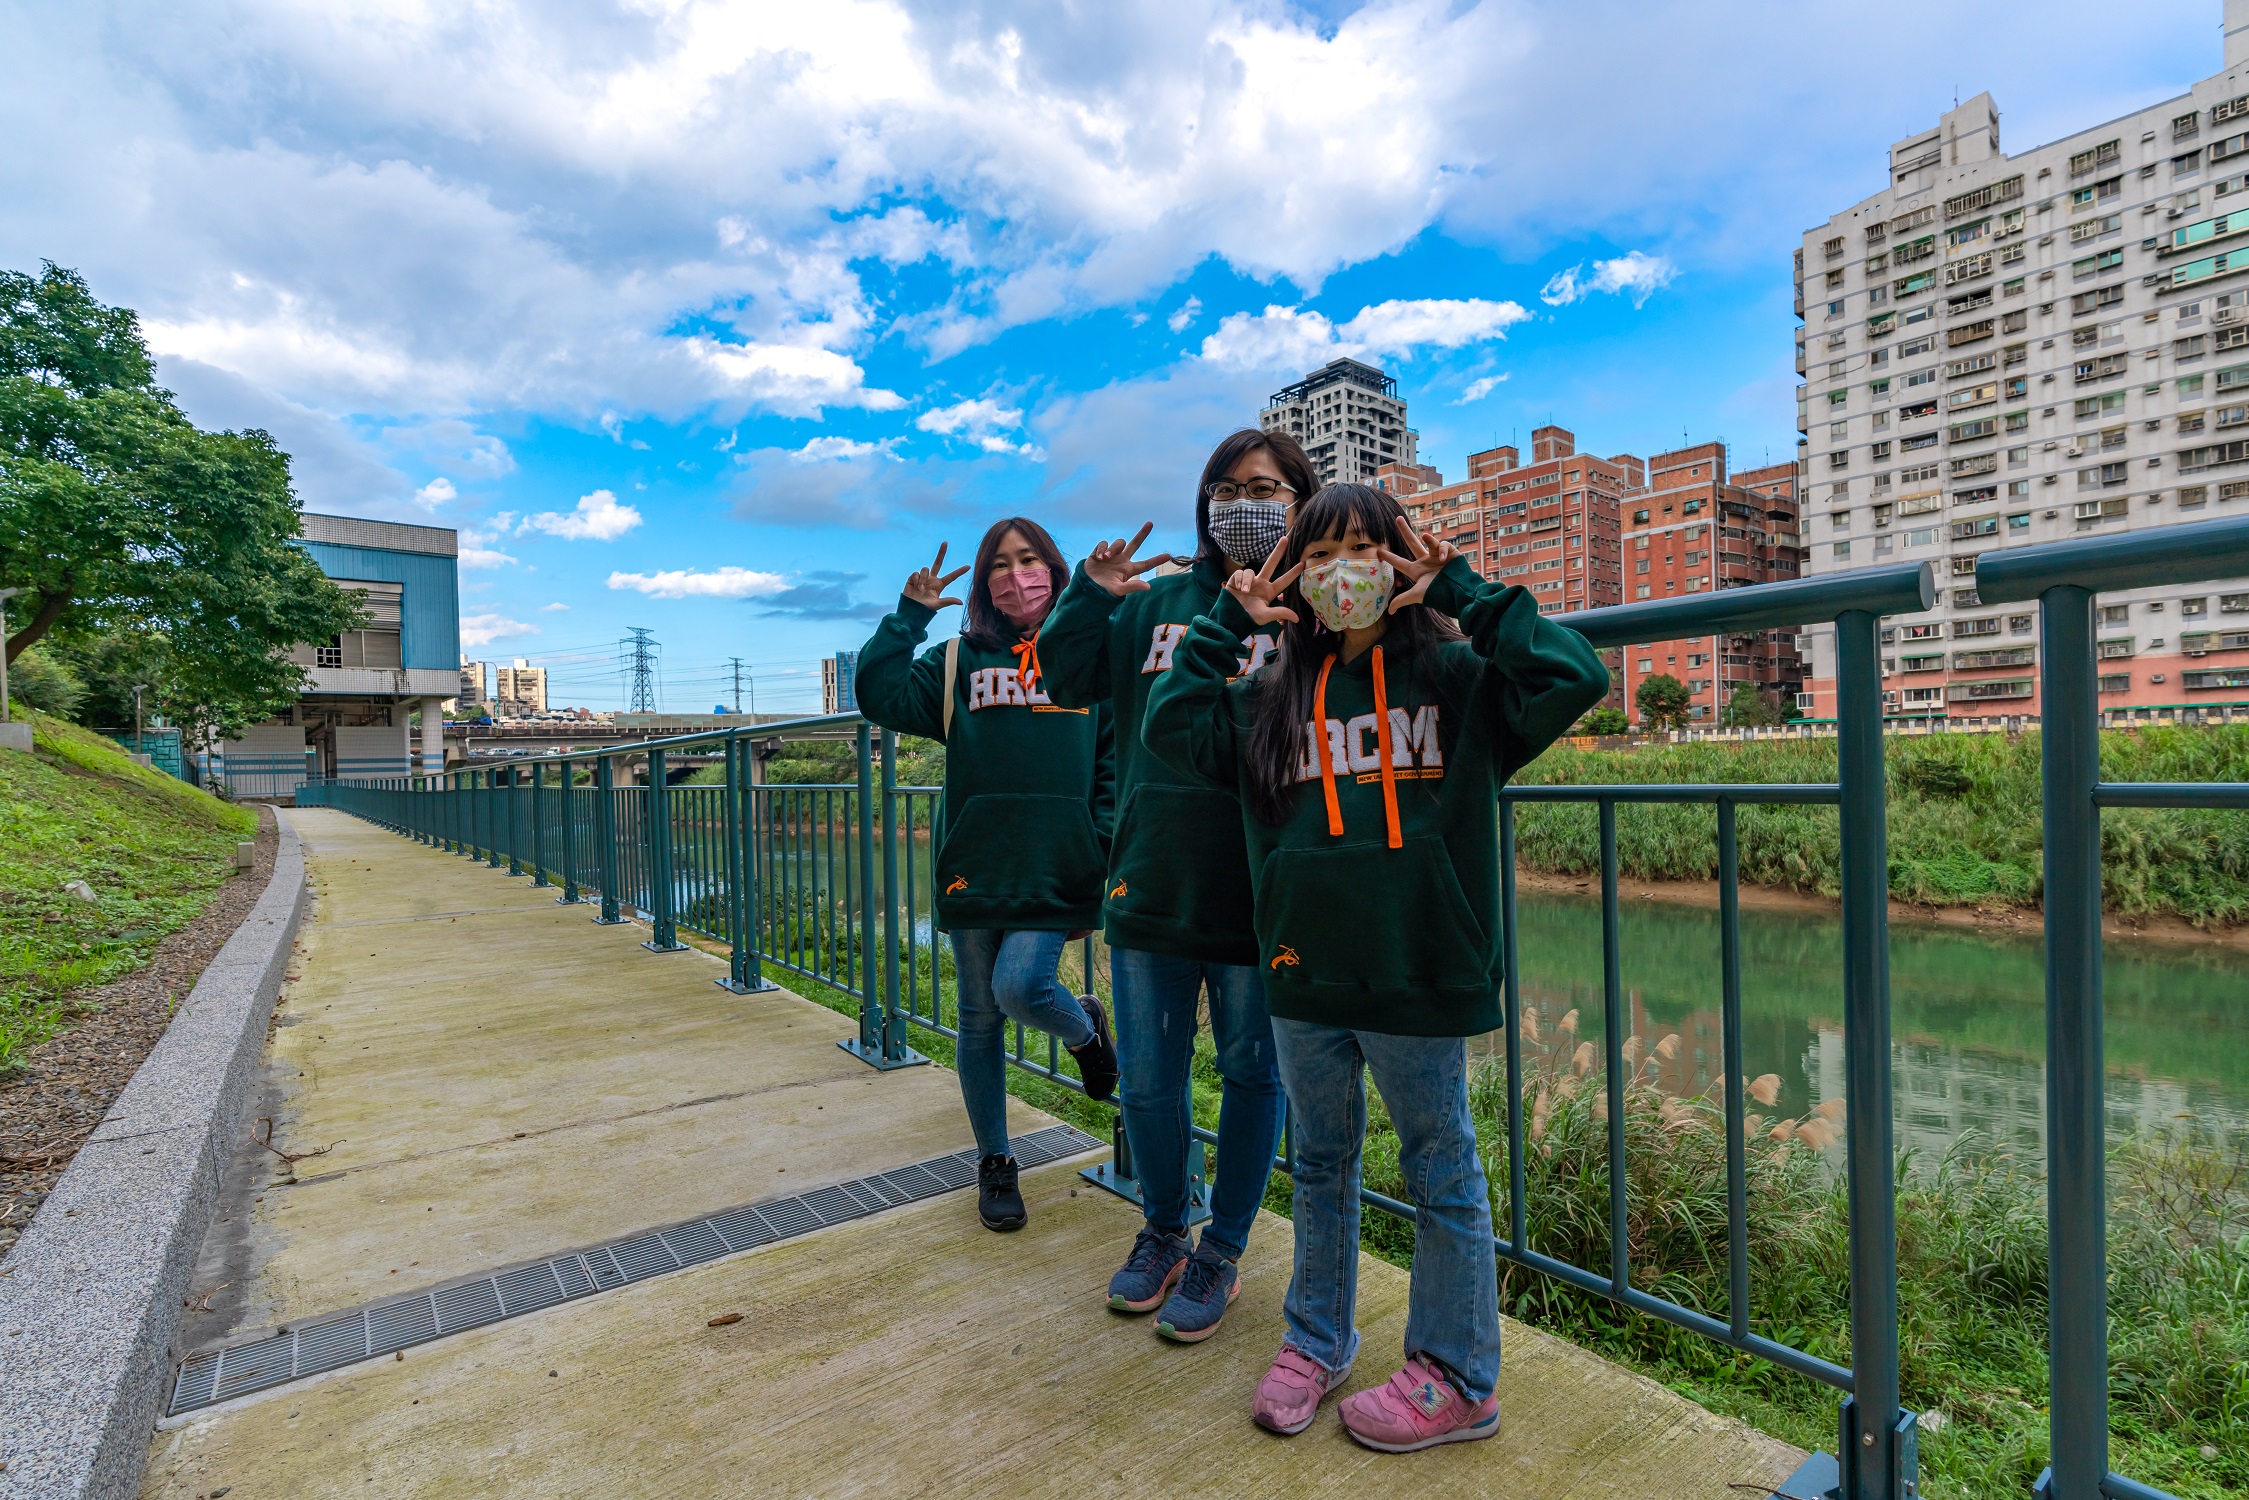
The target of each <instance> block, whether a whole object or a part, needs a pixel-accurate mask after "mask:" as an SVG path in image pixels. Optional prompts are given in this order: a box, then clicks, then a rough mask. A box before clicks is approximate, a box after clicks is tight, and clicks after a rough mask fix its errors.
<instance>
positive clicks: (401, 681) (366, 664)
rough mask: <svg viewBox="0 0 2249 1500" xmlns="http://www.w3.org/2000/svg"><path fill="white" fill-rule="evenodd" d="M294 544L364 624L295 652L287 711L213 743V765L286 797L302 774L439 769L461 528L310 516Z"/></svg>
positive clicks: (456, 659)
mask: <svg viewBox="0 0 2249 1500" xmlns="http://www.w3.org/2000/svg"><path fill="white" fill-rule="evenodd" d="M298 544H299V545H300V546H302V547H303V548H304V549H305V551H306V552H308V553H310V554H311V556H312V559H313V561H315V562H317V563H318V564H319V565H320V570H321V571H322V572H323V573H326V574H327V575H328V576H329V577H330V578H332V579H334V580H335V581H336V583H337V584H338V585H339V586H340V587H342V588H344V589H347V590H349V591H351V592H352V593H355V594H357V595H358V596H359V598H360V601H361V602H362V603H363V604H364V605H365V606H366V610H367V623H366V624H365V626H364V627H362V628H361V629H359V630H354V631H348V632H346V633H345V634H343V635H340V636H337V637H335V638H334V639H333V640H329V641H321V642H313V643H311V644H308V645H304V646H299V647H298V648H296V649H295V650H294V651H292V652H291V653H290V656H291V659H293V660H295V661H297V662H299V663H301V664H302V665H303V667H304V669H305V676H306V679H307V682H306V686H305V690H304V692H303V693H302V695H300V696H299V698H298V699H297V702H296V705H295V707H293V708H292V709H290V711H289V712H288V713H287V714H286V715H283V716H281V717H278V718H275V719H271V720H268V721H267V722H266V723H263V724H257V725H253V726H251V727H250V728H249V729H247V730H245V731H244V732H243V735H242V737H241V738H240V739H234V740H226V741H223V742H221V743H220V744H219V745H218V746H217V747H216V753H215V754H214V755H213V757H212V759H211V771H212V773H213V774H214V775H217V776H220V777H222V778H224V779H225V780H226V782H227V783H228V785H229V786H230V787H231V788H232V789H233V791H234V794H235V795H236V796H239V797H289V796H292V795H294V794H295V791H296V789H297V787H298V785H299V784H300V783H301V782H302V781H303V780H304V779H305V777H306V776H308V775H310V776H323V777H344V778H356V777H365V776H401V775H405V774H407V773H408V772H409V771H415V772H420V771H427V772H430V773H435V772H438V771H441V770H443V769H444V765H445V738H444V714H443V712H442V711H441V707H440V706H441V704H442V703H443V702H444V700H445V699H447V698H450V697H453V696H454V695H455V694H456V693H458V692H459V691H460V665H461V594H460V576H459V563H458V554H459V551H460V545H459V536H458V534H457V533H456V532H454V531H453V530H452V529H451V528H449V527H443V526H413V525H407V524H403V523H400V522H396V521H362V520H357V519H354V518H352V517H348V516H323V515H314V514H311V513H309V512H308V513H307V514H306V515H305V516H304V517H303V524H302V527H301V530H300V540H299V543H298ZM417 713H418V714H419V715H420V718H421V735H420V740H421V743H420V746H419V750H418V752H417V747H416V745H415V743H414V717H415V715H416V714H417Z"/></svg>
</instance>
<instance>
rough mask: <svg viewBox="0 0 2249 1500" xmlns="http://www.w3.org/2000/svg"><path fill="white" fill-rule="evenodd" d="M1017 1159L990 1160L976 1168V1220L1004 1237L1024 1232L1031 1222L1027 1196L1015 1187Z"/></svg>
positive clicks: (980, 1163)
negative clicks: (1025, 1203) (1025, 1197)
mask: <svg viewBox="0 0 2249 1500" xmlns="http://www.w3.org/2000/svg"><path fill="white" fill-rule="evenodd" d="M1015 1173H1016V1167H1015V1158H1014V1157H1012V1156H987V1157H985V1158H984V1159H983V1160H982V1161H980V1162H978V1163H977V1164H976V1217H977V1218H979V1219H982V1220H983V1221H984V1227H985V1228H986V1229H996V1230H999V1231H1000V1232H1002V1233H1005V1232H1006V1231H1008V1230H1010V1229H1021V1228H1022V1227H1023V1226H1024V1225H1025V1224H1026V1223H1028V1222H1029V1221H1030V1218H1031V1214H1030V1210H1028V1209H1026V1208H1025V1207H1024V1206H1023V1194H1022V1193H1021V1192H1020V1191H1018V1190H1017V1188H1016V1185H1015Z"/></svg>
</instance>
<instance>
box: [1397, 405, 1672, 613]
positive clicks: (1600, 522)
mask: <svg viewBox="0 0 2249 1500" xmlns="http://www.w3.org/2000/svg"><path fill="white" fill-rule="evenodd" d="M1417 467H1418V466H1417ZM1423 472H1426V473H1428V474H1431V475H1435V471H1434V470H1426V471H1423ZM1645 476H1646V470H1645V468H1644V467H1643V466H1642V465H1641V463H1640V460H1638V459H1636V458H1634V457H1632V456H1631V455H1630V454H1620V455H1618V456H1617V457H1615V458H1596V457H1594V456H1593V455H1592V454H1589V453H1580V452H1578V451H1577V435H1576V434H1575V433H1573V432H1571V431H1570V430H1569V429H1568V428H1566V427H1540V428H1536V429H1534V430H1533V431H1532V433H1531V461H1530V462H1529V463H1528V464H1525V463H1523V462H1522V453H1521V451H1520V450H1519V449H1517V448H1516V447H1515V446H1514V445H1513V444H1507V445H1505V446H1502V447H1498V448H1489V449H1486V450H1485V451H1483V452H1481V453H1471V454H1469V455H1468V477H1467V478H1466V479H1463V480H1461V481H1459V482H1458V483H1455V484H1443V483H1439V484H1437V485H1435V486H1433V487H1430V488H1426V489H1422V488H1414V489H1412V490H1411V491H1408V489H1407V488H1406V485H1407V484H1408V483H1411V482H1412V475H1411V472H1410V471H1407V472H1402V473H1399V472H1385V473H1384V474H1383V475H1382V476H1381V477H1382V480H1383V481H1386V482H1387V485H1386V487H1388V488H1390V490H1391V492H1392V493H1393V494H1396V495H1397V496H1398V497H1399V503H1400V504H1402V505H1403V506H1404V507H1405V511H1406V514H1407V516H1408V517H1410V518H1411V519H1412V521H1413V523H1414V525H1416V526H1418V527H1421V528H1423V529H1425V530H1428V531H1432V532H1434V533H1435V534H1436V535H1438V536H1440V537H1442V538H1444V539H1445V540H1446V541H1448V542H1451V543H1452V544H1453V545H1454V546H1456V547H1458V548H1460V550H1461V551H1462V552H1463V553H1465V554H1466V555H1467V557H1468V561H1469V564H1470V565H1471V566H1472V567H1474V568H1475V569H1476V571H1477V572H1479V573H1482V574H1483V575H1484V576H1485V577H1487V578H1498V579H1504V580H1506V581H1507V582H1509V583H1520V584H1522V585H1523V586H1524V587H1525V588H1527V589H1529V590H1530V591H1531V592H1532V594H1533V595H1535V596H1536V597H1537V599H1538V607H1539V610H1540V612H1541V613H1543V614H1550V615H1551V614H1560V613H1562V612H1563V611H1565V610H1575V609H1593V608H1597V607H1599V606H1601V605H1603V604H1616V603H1619V602H1621V600H1622V598H1623V594H1622V587H1623V574H1622V571H1621V565H1620V557H1621V553H1620V547H1619V526H1618V520H1617V506H1618V502H1619V500H1620V499H1621V497H1623V496H1624V495H1627V494H1629V493H1631V492H1632V491H1633V490H1635V489H1637V488H1638V487H1639V486H1640V485H1641V484H1642V483H1643V482H1644V481H1645ZM1401 481H1404V482H1401Z"/></svg>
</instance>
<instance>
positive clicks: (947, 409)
mask: <svg viewBox="0 0 2249 1500" xmlns="http://www.w3.org/2000/svg"><path fill="white" fill-rule="evenodd" d="M914 425H915V426H916V427H918V428H920V429H921V430H922V431H924V432H934V433H938V434H940V435H942V436H945V437H959V438H963V439H965V440H967V441H968V442H972V443H974V444H975V445H976V446H977V447H979V448H981V449H983V450H984V451H985V452H986V453H1021V454H1023V455H1024V456H1026V457H1028V458H1034V459H1035V458H1038V457H1039V456H1040V454H1039V452H1038V450H1037V449H1035V448H1031V447H1028V446H1026V445H1024V444H1022V443H1020V442H1017V441H1016V440H1014V439H1012V438H1010V437H1008V436H1007V435H1006V434H1008V433H1010V432H1017V431H1020V430H1021V429H1022V426H1023V412H1022V409H1021V408H1020V407H1014V406H1002V405H1000V403H999V402H997V401H995V400H993V399H991V398H990V397H988V396H984V397H978V398H977V399H976V400H973V401H956V402H954V403H953V404H952V405H951V406H940V407H938V408H937V409H936V410H935V411H925V412H923V413H922V414H921V415H920V416H918V417H916V418H914Z"/></svg>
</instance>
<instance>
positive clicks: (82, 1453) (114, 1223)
mask: <svg viewBox="0 0 2249 1500" xmlns="http://www.w3.org/2000/svg"><path fill="white" fill-rule="evenodd" d="M275 818H276V820H277V821H278V823H279V825H280V826H279V830H278V832H279V842H278V844H277V845H276V847H275V850H274V860H273V875H272V878H271V879H270V880H269V881H268V882H267V884H266V889H265V894H264V895H263V896H261V897H259V898H258V904H257V905H256V906H254V907H252V908H251V910H250V914H249V916H247V917H245V918H244V919H243V921H242V925H241V926H240V927H238V928H236V929H235V932H234V936H232V937H231V938H229V939H227V941H226V945H225V946H224V947H222V948H220V949H219V951H218V955H217V956H216V957H214V958H213V959H212V960H211V963H210V965H209V967H207V968H206V969H204V971H203V973H202V975H201V977H199V978H198V979H197V980H196V982H195V988H194V990H193V991H192V992H190V993H189V995H188V997H187V1002H186V1004H185V1005H184V1006H183V1007H182V1008H181V1011H180V1014H179V1015H178V1016H177V1017H176V1018H175V1019H174V1020H173V1022H172V1024H171V1026H170V1027H169V1028H168V1029H167V1030H166V1031H165V1033H164V1035H163V1036H162V1037H161V1038H159V1039H158V1041H157V1043H156V1046H155V1049H154V1050H152V1051H151V1052H150V1053H149V1055H148V1060H147V1061H146V1062H144V1063H142V1064H141V1067H140V1070H139V1071H138V1072H136V1073H135V1074H134V1075H133V1078H132V1081H131V1082H130V1083H128V1084H126V1085H125V1091H124V1092H123V1093H121V1094H119V1095H118V1096H117V1102H116V1103H115V1104H114V1105H113V1106H111V1108H110V1111H109V1113H108V1114H107V1115H106V1116H104V1117H103V1119H102V1122H101V1124H100V1125H99V1126H98V1127H96V1129H95V1131H94V1133H93V1135H92V1136H90V1137H89V1138H88V1139H87V1141H86V1144H85V1145H83V1146H81V1147H80V1148H79V1150H78V1155H77V1156H76V1158H75V1159H73V1160H72V1162H71V1164H70V1169H69V1170H68V1171H66V1172H65V1173H63V1175H62V1180H61V1181H59V1182H57V1183H56V1184H55V1188H54V1191H53V1192H51V1193H49V1194H48V1195H47V1201H46V1202H45V1203H43V1204H41V1205H40V1208H39V1215H38V1217H37V1218H35V1219H33V1220H32V1221H31V1225H30V1227H29V1228H28V1229H26V1230H25V1231H24V1234H23V1238H22V1239H20V1240H18V1241H17V1242H16V1247H15V1250H14V1252H13V1253H12V1254H10V1255H9V1257H8V1260H7V1263H6V1266H5V1268H4V1269H5V1270H6V1272H7V1273H8V1274H6V1275H0V1464H5V1465H6V1467H5V1468H4V1469H0V1496H18V1495H20V1496H25V1497H30V1496H38V1497H40V1500H58V1497H63V1496H69V1497H74V1500H75V1497H86V1500H111V1497H129V1496H132V1495H134V1494H136V1493H138V1491H139V1489H140V1481H141V1470H142V1467H143V1465H144V1464H145V1463H146V1461H147V1458H148V1441H149V1434H150V1433H151V1432H152V1431H154V1429H155V1426H156V1417H157V1413H158V1412H159V1411H160V1410H161V1409H162V1406H163V1397H164V1384H165V1378H166V1376H167V1375H169V1373H170V1371H171V1363H172V1359H171V1356H172V1340H173V1338H174V1337H175V1335H176V1334H177V1333H178V1331H179V1323H180V1301H181V1298H182V1296H183V1295H184V1294H185V1292H186V1290H187V1284H188V1278H189V1276H190V1274H191V1273H192V1272H193V1271H194V1269H195V1261H196V1256H197V1254H198V1253H199V1252H200V1251H201V1249H202V1245H203V1234H204V1231H205V1230H206V1229H208V1228H209V1227H210V1222H211V1214H212V1211H213V1209H214V1208H215V1206H216V1205H217V1203H218V1200H219V1184H220V1178H221V1177H222V1175H223V1174H224V1172H225V1168H226V1164H227V1162H228V1160H229V1159H230V1158H231V1157H232V1156H233V1154H234V1148H235V1144H236V1142H235V1135H236V1133H237V1132H238V1130H239V1129H240V1127H241V1120H240V1116H241V1113H242V1110H243V1107H244V1104H245V1102H246V1101H247V1100H248V1098H249V1096H250V1091H251V1089H252V1087H253V1086H254V1085H255V1083H256V1081H257V1077H258V1070H259V1066H260V1058H261V1057H262V1055H263V1053H264V1050H265V1033H266V1021H267V1018H268V1017H269V1016H271V1014H272V1012H273V1002H274V997H275V996H276V995H277V994H279V992H280V989H281V980H282V976H283V975H284V974H285V973H286V972H287V970H288V966H289V953H290V945H291V944H292V943H293V942H294V941H295V939H296V935H297V929H298V926H299V924H300V923H301V922H302V921H303V920H304V914H305V909H306V907H307V906H308V905H309V904H310V902H311V891H310V888H309V887H308V886H307V885H306V883H305V861H304V848H303V845H302V844H301V843H300V842H299V840H298V838H297V833H296V830H295V829H294V828H292V827H291V826H290V823H289V815H288V814H287V813H284V812H279V811H277V812H276V813H275Z"/></svg>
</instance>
